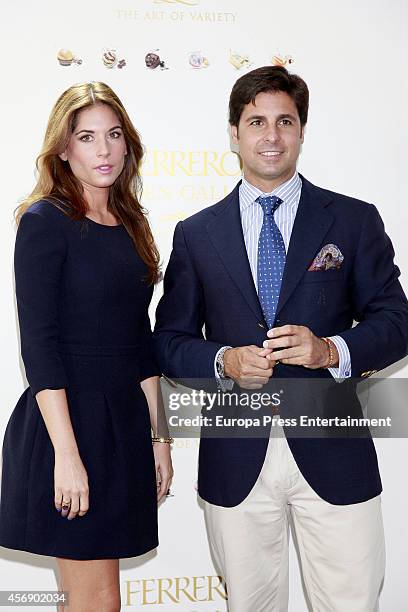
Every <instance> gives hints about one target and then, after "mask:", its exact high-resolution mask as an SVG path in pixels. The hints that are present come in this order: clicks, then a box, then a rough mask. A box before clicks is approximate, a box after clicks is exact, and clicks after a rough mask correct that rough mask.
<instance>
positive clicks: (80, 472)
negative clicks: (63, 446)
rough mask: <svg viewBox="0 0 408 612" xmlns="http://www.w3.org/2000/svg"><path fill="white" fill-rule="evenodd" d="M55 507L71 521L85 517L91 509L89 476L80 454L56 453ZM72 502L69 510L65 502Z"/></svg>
mask: <svg viewBox="0 0 408 612" xmlns="http://www.w3.org/2000/svg"><path fill="white" fill-rule="evenodd" d="M54 489H55V499H54V501H55V507H56V509H57V510H58V511H61V516H62V517H67V518H68V519H69V520H71V519H73V518H75V517H76V516H84V514H85V513H86V512H87V511H88V509H89V487H88V475H87V473H86V470H85V467H84V464H83V463H82V460H81V457H80V456H79V453H78V452H68V453H67V452H65V453H60V452H58V451H57V452H56V453H55V465H54ZM70 500H71V504H70V507H69V508H68V509H62V504H63V502H68V503H69V501H70Z"/></svg>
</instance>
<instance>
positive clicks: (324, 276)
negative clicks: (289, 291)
mask: <svg viewBox="0 0 408 612" xmlns="http://www.w3.org/2000/svg"><path fill="white" fill-rule="evenodd" d="M344 279H345V274H344V270H320V271H317V272H311V271H309V270H308V271H307V272H306V273H305V274H304V275H303V282H305V283H328V282H335V281H337V282H342V281H344Z"/></svg>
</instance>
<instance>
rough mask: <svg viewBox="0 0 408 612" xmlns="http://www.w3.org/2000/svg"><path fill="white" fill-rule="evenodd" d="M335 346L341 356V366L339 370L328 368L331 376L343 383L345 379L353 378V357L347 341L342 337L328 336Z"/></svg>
mask: <svg viewBox="0 0 408 612" xmlns="http://www.w3.org/2000/svg"><path fill="white" fill-rule="evenodd" d="M328 337H329V338H330V340H331V341H332V342H333V344H335V346H336V348H337V352H338V354H339V365H338V367H337V368H328V369H329V372H330V374H331V375H332V376H333V378H335V379H336V380H337V382H342V381H343V380H344V379H345V378H350V376H351V356H350V351H349V348H348V346H347V344H346V342H345V340H344V339H343V338H342V337H341V336H328Z"/></svg>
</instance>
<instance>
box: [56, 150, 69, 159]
mask: <svg viewBox="0 0 408 612" xmlns="http://www.w3.org/2000/svg"><path fill="white" fill-rule="evenodd" d="M58 157H59V158H60V159H62V161H67V159H68V155H67V152H66V151H63V152H62V153H58Z"/></svg>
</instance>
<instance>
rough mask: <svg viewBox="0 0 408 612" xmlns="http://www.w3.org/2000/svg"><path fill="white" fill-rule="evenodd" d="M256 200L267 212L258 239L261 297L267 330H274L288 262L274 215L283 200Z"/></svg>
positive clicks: (273, 198)
mask: <svg viewBox="0 0 408 612" xmlns="http://www.w3.org/2000/svg"><path fill="white" fill-rule="evenodd" d="M256 201H257V202H259V204H260V205H261V206H262V210H263V213H264V218H263V224H262V229H261V233H260V235H259V240H258V296H259V301H260V303H261V306H262V311H263V313H264V317H265V321H266V322H267V324H268V329H271V328H272V327H273V325H274V322H275V315H276V308H277V306H278V300H279V292H280V288H281V284H282V277H283V271H284V269H285V261H286V251H285V243H284V242H283V238H282V234H281V233H280V231H279V228H278V226H277V225H276V223H275V219H274V218H273V215H274V214H275V211H276V209H277V208H278V206H279V205H280V204H282V200H281V199H280V198H278V197H277V196H266V197H262V196H260V197H259V198H257V200H256Z"/></svg>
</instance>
